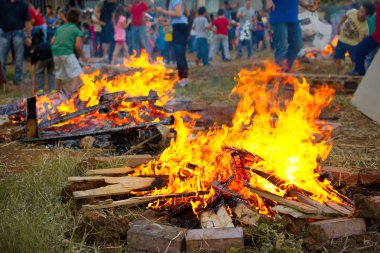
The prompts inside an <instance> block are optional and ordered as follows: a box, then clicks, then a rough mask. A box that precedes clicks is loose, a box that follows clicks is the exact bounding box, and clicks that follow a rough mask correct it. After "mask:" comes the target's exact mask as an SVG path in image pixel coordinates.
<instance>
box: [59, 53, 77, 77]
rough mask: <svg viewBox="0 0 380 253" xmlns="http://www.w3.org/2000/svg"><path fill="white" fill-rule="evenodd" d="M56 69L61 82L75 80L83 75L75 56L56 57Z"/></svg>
mask: <svg viewBox="0 0 380 253" xmlns="http://www.w3.org/2000/svg"><path fill="white" fill-rule="evenodd" d="M54 69H55V76H56V78H57V79H59V80H64V79H67V78H70V79H73V78H75V77H78V76H80V75H81V74H82V73H83V70H82V68H81V66H80V65H79V61H78V59H77V58H76V57H75V54H70V55H62V56H54Z"/></svg>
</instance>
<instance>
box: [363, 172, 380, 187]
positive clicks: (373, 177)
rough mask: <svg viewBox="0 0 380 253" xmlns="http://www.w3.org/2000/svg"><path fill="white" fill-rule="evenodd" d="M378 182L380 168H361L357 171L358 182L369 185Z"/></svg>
mask: <svg viewBox="0 0 380 253" xmlns="http://www.w3.org/2000/svg"><path fill="white" fill-rule="evenodd" d="M378 183H380V170H374V169H361V170H360V171H359V172H358V184H360V185H370V184H378Z"/></svg>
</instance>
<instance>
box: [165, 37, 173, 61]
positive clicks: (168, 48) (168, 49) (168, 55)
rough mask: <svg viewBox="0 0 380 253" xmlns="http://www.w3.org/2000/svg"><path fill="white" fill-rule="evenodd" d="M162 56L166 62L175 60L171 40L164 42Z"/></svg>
mask: <svg viewBox="0 0 380 253" xmlns="http://www.w3.org/2000/svg"><path fill="white" fill-rule="evenodd" d="M164 58H165V61H167V63H170V62H175V54H174V47H173V42H169V41H167V42H165V49H164Z"/></svg>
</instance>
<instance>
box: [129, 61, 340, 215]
mask: <svg viewBox="0 0 380 253" xmlns="http://www.w3.org/2000/svg"><path fill="white" fill-rule="evenodd" d="M277 71H279V70H278V68H277V67H274V66H271V65H266V67H265V69H263V68H258V69H256V70H253V71H252V70H244V69H243V70H241V71H240V73H239V74H238V76H237V78H236V80H237V85H236V86H235V88H234V89H233V90H232V92H231V95H238V96H240V102H239V104H238V106H237V109H236V113H235V116H234V118H233V121H232V126H226V125H223V126H222V127H221V128H219V129H218V128H210V129H209V130H208V131H206V132H197V133H196V138H189V136H193V135H194V134H195V133H194V131H193V130H192V127H193V126H194V121H193V122H190V123H185V122H184V121H183V120H182V117H184V116H186V117H189V116H190V115H189V113H181V112H177V113H176V114H175V126H174V128H175V130H176V132H177V137H176V139H175V140H172V142H171V144H170V147H168V148H167V149H166V150H165V151H164V152H163V153H162V154H161V156H160V157H159V158H158V160H157V161H152V162H149V163H148V164H145V165H142V166H140V167H138V168H137V169H136V170H135V171H136V172H135V175H168V176H169V183H168V185H167V186H165V187H164V188H162V189H158V190H155V191H154V193H153V194H154V195H156V194H171V193H179V192H180V193H182V192H195V191H210V193H209V194H208V195H203V196H198V197H196V198H193V200H192V201H191V205H192V206H193V210H194V212H195V213H197V210H199V209H201V208H204V207H206V206H207V205H208V204H209V202H210V201H211V200H212V198H213V196H214V195H215V191H214V190H213V188H212V187H211V184H212V182H213V181H215V180H218V181H219V182H225V181H226V180H227V179H229V178H231V176H235V180H233V181H232V182H231V183H230V184H229V185H228V189H229V190H232V191H234V192H236V193H238V194H239V195H241V196H243V197H244V199H245V200H247V201H248V202H249V204H250V205H252V206H255V207H257V208H258V209H259V211H260V212H261V213H268V209H267V206H266V205H265V203H264V201H263V200H262V199H261V198H260V197H259V196H257V195H255V194H253V193H251V192H250V191H249V190H248V189H247V188H245V187H244V186H243V185H244V183H245V181H249V183H250V184H251V185H252V186H254V187H257V188H260V189H263V190H266V191H269V192H272V193H275V194H277V195H280V196H283V195H284V193H285V191H284V189H285V190H286V189H287V188H291V187H292V186H297V187H299V188H301V189H304V190H305V191H308V192H311V193H313V196H312V198H314V199H315V200H317V201H319V202H321V203H323V202H325V201H328V200H330V201H334V202H337V203H339V202H341V200H340V198H339V194H338V193H336V192H334V191H333V190H332V187H331V186H330V184H329V182H327V181H325V182H320V181H318V179H317V178H318V176H319V175H318V174H317V173H316V172H315V170H316V169H317V167H318V163H317V160H318V159H322V160H324V159H326V158H327V156H328V154H329V152H330V150H331V148H332V147H331V144H328V143H327V142H326V141H327V139H328V136H326V138H325V139H324V140H323V141H322V142H320V143H315V137H314V134H318V133H320V132H321V131H320V129H319V128H318V126H317V125H316V124H315V120H316V119H317V118H318V116H319V114H320V113H321V110H322V109H323V108H325V107H326V106H327V105H328V104H329V103H330V102H331V101H332V99H333V96H334V91H333V90H332V89H331V88H328V87H320V88H318V89H317V90H315V92H314V93H311V91H310V86H309V85H308V83H307V82H306V80H302V81H299V80H297V79H295V78H292V77H289V78H287V80H285V82H284V83H288V84H289V85H290V86H293V88H294V96H293V98H292V99H291V100H286V101H285V103H284V104H281V103H279V102H278V101H277V100H276V98H277V95H278V92H279V88H280V84H279V83H278V82H275V81H274V80H273V78H272V76H273V74H275V73H276V72H277ZM271 81H272V82H275V83H274V86H273V87H272V88H271V89H269V88H270V85H269V83H270V82H271ZM192 116H193V117H194V119H196V118H197V116H196V115H195V116H194V115H192ZM226 146H229V147H236V148H238V149H243V150H247V151H249V152H252V153H254V154H256V155H258V156H260V157H261V158H263V160H262V161H259V162H257V163H253V165H252V164H251V166H253V167H251V168H255V169H257V170H261V171H263V172H266V173H268V174H271V175H276V176H277V177H279V178H280V179H281V180H282V181H283V182H285V184H284V185H282V187H281V189H280V188H279V187H278V185H277V186H276V185H274V184H272V183H270V182H269V181H268V180H266V179H264V178H262V177H260V176H258V175H257V174H255V173H253V172H252V171H249V170H246V171H245V172H243V174H244V175H234V171H233V168H232V166H231V155H230V153H228V152H226V151H225V150H224V147H226ZM235 173H236V172H235ZM326 189H329V191H327V190H326ZM180 201H181V200H177V199H170V200H164V201H161V202H160V201H158V202H156V203H155V206H156V207H157V206H161V207H162V206H164V207H170V206H172V205H176V204H179V203H180Z"/></svg>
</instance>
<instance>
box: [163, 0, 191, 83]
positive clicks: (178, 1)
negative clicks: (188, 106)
mask: <svg viewBox="0 0 380 253" xmlns="http://www.w3.org/2000/svg"><path fill="white" fill-rule="evenodd" d="M166 6H167V8H168V10H164V9H163V8H161V7H157V8H156V10H157V12H158V13H161V14H163V15H167V16H170V17H172V21H171V24H172V26H173V46H174V53H175V58H176V61H177V71H178V77H179V79H180V82H179V84H180V85H181V86H183V87H184V86H186V84H187V82H188V74H189V67H188V65H187V60H186V41H187V37H188V35H189V28H188V21H187V17H186V16H187V6H186V4H185V1H183V0H170V1H168V0H167V1H166Z"/></svg>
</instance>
